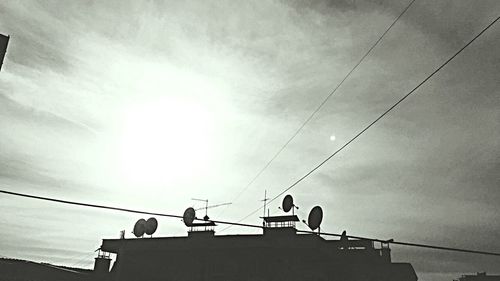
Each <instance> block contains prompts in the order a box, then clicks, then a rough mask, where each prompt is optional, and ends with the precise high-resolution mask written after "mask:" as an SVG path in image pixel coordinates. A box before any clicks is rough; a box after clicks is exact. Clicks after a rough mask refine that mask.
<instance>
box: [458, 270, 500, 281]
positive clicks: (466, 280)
mask: <svg viewBox="0 0 500 281" xmlns="http://www.w3.org/2000/svg"><path fill="white" fill-rule="evenodd" d="M455 281H500V275H487V274H486V272H478V273H477V274H475V275H462V277H460V278H458V279H456V280H455Z"/></svg>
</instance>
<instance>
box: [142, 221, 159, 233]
mask: <svg viewBox="0 0 500 281" xmlns="http://www.w3.org/2000/svg"><path fill="white" fill-rule="evenodd" d="M157 228H158V221H157V220H156V219H155V218H149V219H148V220H147V221H146V227H145V232H146V234H147V235H153V233H155V231H156V229H157Z"/></svg>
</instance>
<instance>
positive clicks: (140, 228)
mask: <svg viewBox="0 0 500 281" xmlns="http://www.w3.org/2000/svg"><path fill="white" fill-rule="evenodd" d="M145 231H146V220H145V219H140V220H138V221H137V222H136V223H135V225H134V235H135V237H142V236H143V235H144V232H145Z"/></svg>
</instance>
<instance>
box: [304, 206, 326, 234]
mask: <svg viewBox="0 0 500 281" xmlns="http://www.w3.org/2000/svg"><path fill="white" fill-rule="evenodd" d="M322 220H323V209H321V207H320V206H316V207H314V208H312V210H311V212H309V217H308V218H307V225H309V228H310V229H311V230H315V229H317V228H318V227H319V226H320V225H321V221H322Z"/></svg>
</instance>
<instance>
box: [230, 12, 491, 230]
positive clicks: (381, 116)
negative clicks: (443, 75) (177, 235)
mask: <svg viewBox="0 0 500 281" xmlns="http://www.w3.org/2000/svg"><path fill="white" fill-rule="evenodd" d="M499 18H500V17H497V18H496V19H495V20H493V21H492V22H491V23H490V24H488V25H487V26H486V27H484V28H483V29H482V30H481V32H479V33H478V34H477V35H476V36H474V37H473V38H472V39H471V40H470V41H469V42H467V43H466V44H465V45H464V46H463V47H461V48H460V49H459V50H458V51H456V52H455V53H454V54H453V55H452V56H451V57H450V58H448V59H447V60H446V61H445V62H444V63H442V64H441V65H440V66H439V67H438V68H436V69H435V70H434V71H433V72H432V73H430V74H429V75H428V76H427V77H426V78H425V79H424V80H422V81H421V82H420V83H418V84H417V85H416V86H415V87H414V88H413V89H412V90H411V91H409V92H408V93H407V94H406V95H404V96H403V97H401V98H400V99H399V100H398V101H397V102H396V103H394V104H393V105H392V106H391V107H389V108H388V109H386V110H385V111H384V112H383V113H382V114H381V115H379V116H378V117H377V118H376V119H375V120H373V121H372V122H371V123H369V124H368V125H367V126H366V127H364V128H363V129H362V130H361V131H360V132H358V133H357V134H356V135H355V136H354V137H352V138H351V139H350V140H349V141H348V142H346V143H345V144H344V145H342V146H341V147H340V148H339V149H337V150H336V151H335V152H334V153H332V154H331V155H329V156H328V157H327V158H326V159H324V160H323V161H321V162H320V163H319V164H318V165H316V166H315V167H314V168H313V169H311V170H310V171H309V172H307V173H306V174H305V175H303V176H302V177H300V178H299V179H298V180H296V181H295V182H294V183H293V184H291V185H290V186H288V187H287V188H285V189H284V190H283V191H281V192H280V193H279V194H277V195H276V196H274V197H273V198H271V199H270V200H268V201H267V202H268V203H271V202H273V201H274V200H276V199H277V198H279V197H280V196H281V195H283V194H285V193H286V192H287V191H289V190H290V189H292V188H294V187H295V186H296V185H297V184H299V183H300V182H301V181H303V180H304V179H305V178H307V177H308V176H310V175H311V174H312V173H314V172H315V171H316V170H317V169H319V168H320V167H321V166H323V165H324V164H325V163H326V162H328V161H329V160H330V159H332V158H333V157H334V156H335V155H337V154H338V153H339V152H341V151H342V150H343V149H344V148H346V147H347V146H348V145H349V144H351V143H352V142H353V141H354V140H356V139H357V138H358V137H359V136H361V135H362V134H363V133H364V132H366V131H367V130H368V129H370V128H371V127H372V126H373V125H375V123H377V122H378V121H379V120H380V119H382V118H383V117H384V116H386V115H387V114H388V113H389V112H391V111H392V110H393V109H394V108H396V107H397V106H398V105H399V104H400V103H401V102H403V101H404V100H406V98H408V97H409V96H410V95H411V94H413V93H414V92H415V91H416V90H417V89H419V88H420V86H422V85H423V84H424V83H425V82H427V81H428V80H429V79H431V77H433V76H434V75H435V74H436V73H438V72H439V71H440V70H441V69H443V68H444V67H445V66H446V65H447V64H448V63H449V62H451V61H452V60H453V59H454V58H455V57H456V56H458V55H459V54H460V53H461V52H462V51H463V50H465V49H466V48H467V47H468V46H469V45H470V44H472V42H474V41H475V40H476V39H477V38H479V37H480V36H481V35H483V34H484V33H485V32H486V31H487V30H488V29H489V28H490V27H492V26H493V25H494V24H495V23H496V22H497V21H498V19H499ZM262 208H263V207H260V208H258V209H256V210H255V211H252V212H251V213H249V214H248V215H247V216H245V217H244V218H242V219H240V220H238V222H242V221H244V220H245V219H247V218H249V217H250V216H252V215H254V214H255V213H257V212H258V211H260V210H261V209H262ZM230 227H231V225H229V226H228V227H226V228H225V229H223V230H222V231H224V230H227V229H228V228H230Z"/></svg>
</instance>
